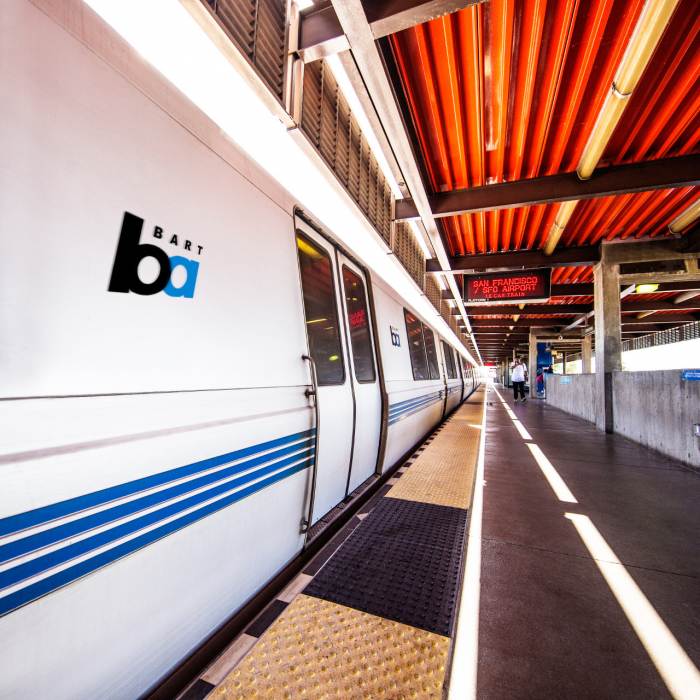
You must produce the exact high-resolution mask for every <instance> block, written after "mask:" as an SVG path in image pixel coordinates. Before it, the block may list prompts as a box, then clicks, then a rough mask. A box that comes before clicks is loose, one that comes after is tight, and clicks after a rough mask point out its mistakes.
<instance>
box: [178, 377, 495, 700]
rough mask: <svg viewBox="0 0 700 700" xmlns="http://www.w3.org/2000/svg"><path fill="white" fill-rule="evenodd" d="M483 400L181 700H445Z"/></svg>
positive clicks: (439, 436) (452, 422)
mask: <svg viewBox="0 0 700 700" xmlns="http://www.w3.org/2000/svg"><path fill="white" fill-rule="evenodd" d="M484 399H485V390H484V389H483V388H480V389H477V391H476V392H474V393H473V394H472V396H471V397H470V398H469V399H468V400H467V401H466V402H465V403H464V404H463V405H462V406H461V407H460V408H459V409H457V410H456V411H455V412H454V413H453V414H452V416H451V417H450V418H449V419H448V420H446V421H445V422H443V423H442V424H441V425H440V426H439V427H438V428H437V429H436V431H435V432H434V433H433V434H432V435H431V436H429V437H428V438H427V439H426V440H425V442H423V443H422V445H421V446H420V447H418V449H417V450H416V452H415V453H414V454H413V455H412V456H411V457H410V458H409V459H408V460H407V461H406V462H405V464H403V465H402V467H401V468H400V469H399V470H397V472H396V473H395V474H394V476H393V477H392V478H391V479H390V480H389V481H388V483H387V484H386V485H385V486H384V487H383V488H382V489H381V490H380V491H379V492H378V493H377V494H376V495H375V496H374V497H373V498H372V499H371V500H370V501H369V502H368V503H367V505H366V506H365V507H364V508H363V509H362V510H361V511H360V512H359V513H358V514H357V515H356V516H355V517H354V518H353V520H352V521H351V522H350V523H349V524H348V525H347V526H346V527H345V529H344V531H342V532H341V533H339V534H338V536H337V537H336V538H334V540H332V541H331V542H330V543H329V544H328V545H327V546H326V547H325V548H324V549H323V550H322V551H321V552H320V553H319V555H318V556H317V557H315V558H314V559H313V560H312V561H311V562H310V564H309V565H308V566H307V567H306V568H305V569H304V571H303V573H301V574H300V575H299V576H297V578H296V579H295V580H293V581H292V582H291V584H290V585H289V586H288V587H287V589H285V590H284V591H283V592H282V593H281V594H280V595H279V596H278V597H277V599H276V600H274V601H273V602H272V603H271V604H270V605H268V607H267V608H266V609H265V610H264V611H263V612H262V614H261V615H260V616H259V617H258V618H257V619H256V620H255V621H254V622H253V623H252V624H251V625H250V626H249V628H248V629H247V630H246V631H245V632H244V633H243V634H242V635H240V636H239V637H238V639H236V640H235V641H234V642H233V644H232V645H231V646H230V647H229V648H228V649H227V650H226V651H225V652H224V653H223V654H222V655H221V656H220V657H219V658H218V659H217V660H216V661H215V662H214V663H213V664H212V665H211V666H210V667H209V668H208V669H207V670H206V671H205V672H204V673H203V674H202V675H201V677H200V678H198V679H197V681H196V682H195V683H193V684H192V685H191V686H190V687H189V689H187V691H186V692H185V693H184V695H182V696H181V697H182V698H185V699H186V700H194V699H196V698H203V697H206V696H210V697H216V698H241V699H242V698H270V699H273V698H274V699H275V700H280V699H282V698H300V697H307V698H338V699H340V698H343V699H346V698H441V697H443V690H444V686H445V681H446V679H447V678H448V674H449V664H450V650H451V643H452V637H453V635H454V630H455V616H456V613H457V607H458V599H459V592H460V588H461V571H462V562H463V555H464V551H465V541H466V539H465V538H466V527H467V518H468V511H469V507H470V503H471V498H472V488H473V483H474V469H475V466H476V462H477V455H478V452H479V443H480V438H481V432H482V426H483V411H484V403H485V401H484Z"/></svg>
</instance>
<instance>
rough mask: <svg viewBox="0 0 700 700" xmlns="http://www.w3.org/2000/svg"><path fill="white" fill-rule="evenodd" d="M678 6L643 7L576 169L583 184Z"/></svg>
mask: <svg viewBox="0 0 700 700" xmlns="http://www.w3.org/2000/svg"><path fill="white" fill-rule="evenodd" d="M678 2H679V0H647V2H646V3H645V4H644V7H643V8H642V12H641V14H640V15H639V19H638V20H637V24H636V25H635V27H634V32H633V33H632V36H631V37H630V40H629V42H628V44H627V48H626V49H625V53H624V55H623V56H622V60H621V61H620V65H619V66H618V67H617V72H616V73H615V77H614V78H613V83H612V85H611V87H610V91H609V92H608V96H607V97H606V99H605V102H604V103H603V106H602V107H601V110H600V112H599V113H598V118H597V119H596V122H595V124H594V125H593V129H592V131H591V134H590V136H589V137H588V141H587V143H586V146H585V148H584V149H583V153H582V155H581V159H580V160H579V163H578V167H577V168H576V172H577V173H578V176H579V177H580V178H581V179H582V180H587V179H588V178H589V177H591V175H592V174H593V171H594V170H595V169H596V166H597V165H598V161H599V160H600V158H601V156H602V155H603V152H604V151H605V147H606V146H607V145H608V141H609V140H610V137H611V136H612V134H613V132H614V131H615V127H616V126H617V124H618V122H619V121H620V117H621V116H622V113H623V112H624V110H625V107H626V106H627V103H628V102H629V97H630V95H631V94H632V92H633V90H634V89H635V88H636V87H637V83H638V82H639V79H640V78H641V77H642V73H643V72H644V69H645V68H646V67H647V64H648V63H649V59H650V58H651V56H652V54H653V53H654V50H655V49H656V46H657V44H658V43H659V40H660V39H661V36H662V34H663V33H664V30H665V29H666V27H667V25H668V22H669V20H670V19H671V15H672V14H673V11H674V10H675V9H676V5H677V4H678Z"/></svg>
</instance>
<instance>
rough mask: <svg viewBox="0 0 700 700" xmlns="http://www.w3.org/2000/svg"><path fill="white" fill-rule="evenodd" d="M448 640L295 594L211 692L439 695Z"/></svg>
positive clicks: (274, 698) (277, 696) (233, 695)
mask: <svg viewBox="0 0 700 700" xmlns="http://www.w3.org/2000/svg"><path fill="white" fill-rule="evenodd" d="M449 644H450V640H449V639H448V638H447V637H443V636H441V635H438V634H433V633H432V632H426V631H424V630H419V629H416V628H415V627H410V626H408V625H403V624H401V623H399V622H392V621H390V620H385V619H383V618H381V617H377V616H375V615H369V614H368V613H364V612H360V611H359V610H354V609H353V608H347V607H345V606H343V605H337V604H335V603H330V602H328V601H326V600H321V599H319V598H313V597H311V596H306V595H303V594H300V595H298V596H297V597H296V598H295V599H294V601H293V602H292V603H291V604H290V605H289V606H288V607H287V608H286V609H285V611H284V612H283V613H282V614H281V615H280V617H279V618H277V620H275V622H274V623H273V624H272V626H271V627H270V628H269V629H268V630H267V631H266V632H265V634H264V635H263V636H262V637H261V638H260V641H259V642H258V643H257V644H256V645H255V646H254V647H253V649H252V650H251V651H250V653H249V654H248V655H247V656H246V657H245V658H244V659H243V661H241V663H240V664H239V665H238V666H237V667H236V668H235V669H234V670H233V671H232V672H231V673H230V674H229V675H228V677H227V678H226V680H225V681H224V682H223V683H222V684H221V685H220V686H218V688H216V690H215V691H213V692H212V696H211V697H216V698H226V699H227V700H228V699H241V700H243V698H246V699H248V698H264V699H266V700H282V699H286V698H294V699H295V700H296V698H313V699H314V700H316V699H319V700H320V699H321V698H323V699H325V698H328V699H331V698H337V699H338V700H341V699H342V700H346V699H352V698H358V699H359V698H421V699H423V698H425V699H429V698H441V697H442V687H443V683H444V680H445V667H446V664H447V654H448V650H449Z"/></svg>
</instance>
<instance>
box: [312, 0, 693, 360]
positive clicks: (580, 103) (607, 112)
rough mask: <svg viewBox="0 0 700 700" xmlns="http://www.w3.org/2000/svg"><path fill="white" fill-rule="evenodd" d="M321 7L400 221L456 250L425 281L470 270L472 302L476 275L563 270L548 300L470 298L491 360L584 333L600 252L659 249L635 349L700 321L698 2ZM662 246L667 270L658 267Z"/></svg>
mask: <svg viewBox="0 0 700 700" xmlns="http://www.w3.org/2000/svg"><path fill="white" fill-rule="evenodd" d="M323 12H325V13H326V14H327V15H328V14H329V13H331V12H332V13H334V15H333V16H334V19H333V21H334V22H336V23H337V24H338V25H339V26H340V31H341V33H344V35H345V36H346V37H347V40H348V45H349V48H350V50H351V51H352V53H353V55H354V59H355V62H356V64H357V67H358V69H359V72H360V73H361V74H362V78H363V80H364V83H365V85H366V86H367V90H368V92H369V94H370V97H371V99H372V101H373V102H374V104H375V106H376V107H377V113H378V114H379V117H380V119H382V121H383V127H384V130H385V132H386V135H387V137H388V141H389V143H390V144H391V146H392V148H393V150H394V154H395V155H396V157H397V161H398V163H399V165H400V167H402V169H403V170H404V172H403V175H404V176H408V177H405V180H406V183H407V184H408V189H409V190H410V192H408V195H409V196H408V197H407V198H406V199H404V200H398V201H397V203H396V219H399V220H416V221H420V220H421V219H422V220H423V223H424V224H425V225H426V229H427V230H428V232H430V226H431V225H434V226H435V227H436V229H437V232H438V234H439V237H440V242H441V243H442V245H443V246H444V256H445V257H443V258H442V259H440V256H439V255H436V257H435V258H433V259H431V260H428V261H427V269H426V271H427V273H428V274H440V273H441V271H448V270H449V271H452V272H454V273H459V274H455V275H454V278H453V279H454V281H455V283H456V284H457V286H458V289H459V291H460V296H462V291H463V288H462V284H463V279H464V275H472V274H478V273H485V272H490V271H504V272H512V271H523V270H528V269H530V268H543V267H545V268H547V267H548V268H551V297H550V298H549V300H548V301H546V302H544V303H542V302H540V303H526V304H524V305H523V304H517V303H516V304H515V305H512V306H508V305H505V306H504V305H496V304H494V305H483V304H482V305H479V306H471V305H467V307H466V312H467V314H468V316H469V320H468V321H467V320H466V319H464V321H463V323H464V324H465V325H464V328H465V330H466V329H469V330H471V332H473V333H474V335H473V338H474V340H475V341H476V343H477V344H478V347H479V349H480V351H481V355H482V357H483V360H484V361H486V362H488V361H494V360H499V359H504V358H506V357H508V356H510V355H511V353H512V351H513V349H516V348H518V347H519V346H520V344H521V343H523V342H524V341H526V340H527V335H528V332H529V328H530V327H531V326H551V327H552V328H553V329H555V330H556V331H557V332H559V331H563V330H564V329H567V328H569V326H571V324H573V323H574V322H578V325H577V326H576V327H575V328H577V329H578V330H579V331H580V330H581V329H582V328H585V327H586V325H587V324H588V323H589V320H588V319H590V314H589V312H590V310H591V309H592V303H593V284H592V281H593V266H594V265H595V264H596V263H597V262H598V261H599V259H600V254H601V252H600V251H601V245H600V244H601V242H609V241H615V242H621V241H626V242H628V243H630V244H634V243H645V244H647V245H644V246H641V247H639V250H640V251H641V250H642V248H643V249H644V254H643V255H641V256H640V257H639V259H636V258H635V256H634V255H627V256H626V257H625V258H624V259H625V261H626V262H625V264H624V265H622V266H621V275H622V277H621V279H622V280H625V284H624V285H623V287H622V288H621V293H622V294H623V297H624V298H623V300H622V312H623V338H625V337H633V336H634V335H637V334H640V333H648V332H650V331H652V330H658V329H660V328H664V327H668V324H675V325H678V324H679V323H684V322H687V321H693V320H697V319H698V318H700V275H698V270H697V256H695V259H694V260H693V258H692V256H691V255H690V254H691V253H693V252H696V251H698V250H700V234H699V233H698V227H697V218H698V216H699V215H700V190H699V189H698V184H700V147H699V138H698V137H699V135H700V89H699V87H700V12H698V4H697V0H680V1H670V2H669V1H666V2H662V1H654V0H651V1H650V0H646V1H645V0H586V1H585V2H584V1H583V0H487V1H486V2H464V1H462V2H454V1H452V2H449V1H448V2H441V3H439V2H417V1H415V0H413V1H411V0H394V1H393V2H388V1H384V2H369V0H366V1H365V2H364V3H362V2H360V0H351V1H349V2H342V1H340V0H339V1H337V2H333V3H317V4H316V5H315V6H314V7H313V8H311V9H310V10H308V11H307V13H308V16H311V15H316V19H317V20H318V17H319V15H320V14H322V13H323ZM366 31H369V32H371V33H372V34H373V36H374V40H375V42H376V43H375V46H376V48H377V52H378V54H379V55H380V56H381V61H382V63H383V68H384V72H385V76H384V77H386V82H387V84H388V85H389V86H390V88H391V92H392V93H393V94H392V98H393V100H394V102H395V104H396V105H398V110H399V113H400V117H401V121H402V125H401V126H402V129H403V130H404V131H405V133H406V135H407V137H408V140H409V141H410V145H411V156H412V158H413V162H412V163H411V164H410V167H408V166H407V165H406V164H407V157H408V156H407V153H405V152H403V153H402V150H401V145H400V143H399V142H398V141H400V140H397V139H396V138H395V137H392V134H393V133H395V127H396V125H395V124H389V123H387V120H388V118H389V116H390V114H391V113H390V111H389V112H388V111H387V110H386V109H383V108H382V105H383V104H385V103H386V98H387V95H386V94H382V91H381V81H379V82H378V81H377V76H376V75H372V74H371V73H372V71H371V67H372V65H373V63H372V60H373V57H372V56H371V51H372V48H370V47H368V45H367V44H366V43H363V36H364V35H363V32H365V33H366ZM378 86H379V87H378ZM411 167H415V169H416V171H417V173H418V174H419V176H420V184H421V186H422V187H423V188H424V195H425V198H427V202H428V207H429V211H427V208H426V205H425V201H423V202H421V201H420V199H421V197H420V196H419V193H417V192H416V189H417V188H416V187H415V182H414V184H413V186H412V184H411V182H410V173H407V172H405V171H406V169H409V170H410V169H411ZM426 219H428V220H429V221H426ZM663 241H666V242H667V243H668V245H667V248H668V249H669V251H670V253H669V257H668V259H667V260H661V259H660V257H662V256H660V255H659V254H658V251H657V253H654V254H652V255H651V256H649V255H648V251H649V249H650V245H649V244H652V243H653V244H654V245H656V243H657V242H659V243H661V242H663ZM652 248H653V247H652ZM642 282H646V283H647V284H651V285H652V286H648V287H638V286H637V284H638V283H642ZM633 284H634V287H632V285H633ZM655 285H658V286H655ZM625 290H626V291H627V293H625ZM695 290H696V291H697V292H698V295H697V296H694V295H693V294H692V292H693V291H695ZM453 292H454V290H447V291H445V292H443V295H444V297H445V298H451V297H452V295H453ZM644 292H646V293H644ZM462 300H463V297H462V298H461V299H460V300H459V301H460V304H461V302H462ZM457 306H458V305H457V304H455V307H456V308H455V311H454V313H455V315H460V310H459V308H457ZM462 308H464V307H462Z"/></svg>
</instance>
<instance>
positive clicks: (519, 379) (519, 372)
mask: <svg viewBox="0 0 700 700" xmlns="http://www.w3.org/2000/svg"><path fill="white" fill-rule="evenodd" d="M510 372H511V373H510V377H511V380H512V382H513V398H515V400H516V402H517V401H522V403H525V380H526V379H527V365H526V364H525V362H524V361H523V358H522V357H519V358H518V359H517V360H516V361H515V362H513V364H512V365H511V366H510ZM518 394H520V399H518Z"/></svg>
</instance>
